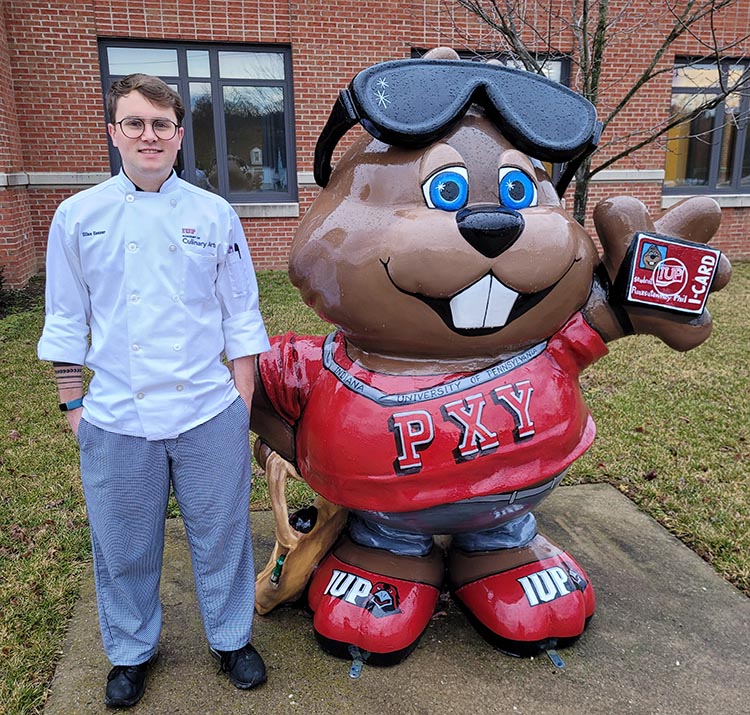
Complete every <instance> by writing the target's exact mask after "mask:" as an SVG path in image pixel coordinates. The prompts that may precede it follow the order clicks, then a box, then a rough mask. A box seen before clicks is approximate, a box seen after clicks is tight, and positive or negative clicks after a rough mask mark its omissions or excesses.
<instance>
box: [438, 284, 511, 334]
mask: <svg viewBox="0 0 750 715" xmlns="http://www.w3.org/2000/svg"><path fill="white" fill-rule="evenodd" d="M517 297H518V293H516V292H515V291H513V290H511V289H510V288H508V287H507V286H504V285H503V284H502V283H501V282H500V281H499V280H497V278H495V277H494V276H493V275H491V274H487V275H486V276H485V277H484V278H481V279H480V280H478V281H477V282H476V283H473V284H472V285H470V286H469V287H468V288H465V289H464V290H462V291H461V292H460V293H459V294H458V295H456V296H455V297H454V298H453V299H452V300H451V302H450V307H451V316H452V317H453V325H454V326H455V327H456V328H501V327H502V326H503V325H505V323H506V322H507V320H508V316H509V315H510V311H511V310H512V309H513V305H514V303H515V302H516V298H517Z"/></svg>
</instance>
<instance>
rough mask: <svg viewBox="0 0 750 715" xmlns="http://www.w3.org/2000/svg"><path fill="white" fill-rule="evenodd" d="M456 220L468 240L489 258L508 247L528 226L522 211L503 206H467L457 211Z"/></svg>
mask: <svg viewBox="0 0 750 715" xmlns="http://www.w3.org/2000/svg"><path fill="white" fill-rule="evenodd" d="M456 223H457V224H458V230H459V231H460V232H461V235H462V236H463V237H464V238H465V239H466V241H468V243H469V244H470V245H471V246H473V247H474V248H475V249H476V250H477V251H479V252H480V253H481V254H483V255H485V256H487V258H495V257H496V256H499V255H500V254H501V253H502V252H503V251H506V250H508V249H509V248H510V247H511V246H512V245H513V244H514V243H515V242H516V239H517V238H518V237H519V236H520V235H521V233H522V232H523V229H524V226H525V225H526V224H525V222H524V220H523V216H521V214H520V213H518V211H514V210H513V209H506V208H503V207H502V206H467V207H466V208H463V209H461V210H460V211H458V212H457V213H456Z"/></svg>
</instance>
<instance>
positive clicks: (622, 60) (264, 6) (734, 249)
mask: <svg viewBox="0 0 750 715" xmlns="http://www.w3.org/2000/svg"><path fill="white" fill-rule="evenodd" d="M546 4H547V3H544V4H540V5H539V6H536V7H535V6H534V5H533V3H529V4H528V7H529V8H530V12H531V13H532V15H531V16H530V17H531V19H532V20H533V22H534V23H535V25H536V26H537V27H549V33H550V36H551V37H553V38H554V40H555V42H556V43H558V44H559V45H560V47H561V48H562V49H566V50H569V49H572V48H573V46H574V41H573V37H572V35H571V33H570V32H569V29H567V28H566V27H565V25H564V24H563V23H561V22H557V21H550V18H549V14H548V13H547V12H545V11H544V10H543V9H542V5H546ZM569 5H570V3H569V2H568V1H567V0H555V7H557V10H558V11H559V13H560V14H563V15H564V14H565V13H566V12H567V8H568V7H569ZM657 6H658V3H657V4H654V3H653V2H648V1H647V0H631V1H628V2H626V0H613V2H612V3H611V8H612V13H613V16H614V14H615V13H617V12H620V11H622V13H623V14H622V17H621V20H620V22H619V25H618V31H621V34H620V35H619V40H618V42H617V43H614V44H612V45H611V46H610V47H609V49H608V55H607V64H606V66H605V75H604V86H606V87H611V88H613V89H612V90H611V91H609V92H605V93H604V94H603V96H602V99H601V104H600V115H601V116H606V113H607V112H608V111H609V109H610V108H611V107H612V106H613V103H614V101H615V97H616V96H617V91H618V88H619V87H622V86H625V85H627V83H629V82H632V81H633V79H634V78H635V77H636V76H637V75H638V72H639V71H640V69H641V67H642V65H643V62H644V61H645V58H647V57H648V56H650V50H649V47H652V46H653V45H654V43H656V42H657V40H658V37H659V34H660V33H662V34H663V32H664V31H665V28H666V26H667V24H668V23H669V22H671V20H670V18H669V16H668V15H666V14H665V15H663V16H659V15H658V13H656V12H655V10H654V8H655V7H657ZM0 8H2V9H1V10H0V68H2V70H3V71H2V72H0V173H4V174H13V173H15V172H41V173H51V172H106V171H108V170H109V163H108V155H107V149H106V132H105V119H104V109H103V102H102V97H101V79H100V70H99V58H98V46H97V40H98V39H99V38H105V37H106V38H142V39H159V40H172V41H200V42H207V41H216V42H239V43H267V44H273V43H283V44H285V45H289V46H291V47H292V61H293V83H294V97H295V107H294V112H295V129H296V145H297V168H298V170H299V171H302V172H309V171H311V170H312V156H313V150H314V146H315V141H316V140H317V136H318V133H319V131H320V130H321V128H322V126H323V123H324V122H325V119H326V118H327V116H328V113H329V111H330V108H331V106H332V105H333V102H334V100H335V98H336V95H337V92H338V90H339V89H341V88H342V87H344V86H346V84H348V82H349V80H350V79H351V77H352V76H353V75H354V74H356V72H358V71H359V70H360V69H362V68H363V67H366V66H368V65H369V64H372V63H374V62H378V61H382V60H385V59H394V58H404V57H408V56H409V53H410V50H411V48H412V47H433V46H436V45H452V46H454V47H455V48H456V49H473V50H496V49H498V44H497V38H496V36H495V35H494V34H493V33H492V32H491V31H489V30H488V28H487V27H486V26H485V25H483V24H482V23H480V22H479V21H478V20H477V19H476V18H475V17H473V16H471V15H470V14H469V13H468V12H467V11H465V10H463V9H461V8H459V7H457V6H456V4H455V3H453V2H450V0H413V1H412V2H395V1H394V0H382V1H381V2H379V3H353V2H350V1H349V2H337V1H336V0H310V1H308V2H305V1H303V0H299V1H296V2H295V1H293V0H253V1H250V0H121V2H119V3H112V2H109V1H106V0H81V1H80V2H77V3H70V2H67V1H64V0H13V2H5V3H0ZM643 17H646V18H647V20H648V21H647V22H643V21H642V18H643ZM748 26H750V0H738V2H736V3H734V4H733V6H732V7H731V8H730V9H729V11H728V12H725V13H722V14H721V15H720V16H719V17H718V18H717V20H716V22H715V23H714V26H713V27H710V26H709V25H708V23H706V25H705V27H702V28H698V32H697V36H696V37H693V36H686V37H685V38H684V39H683V40H681V41H680V43H679V45H678V47H677V48H676V52H679V53H684V54H690V53H691V52H698V51H699V48H700V47H701V41H702V40H705V39H707V38H708V37H709V33H711V32H714V33H715V34H717V35H718V36H719V37H721V38H727V39H729V38H731V37H732V36H733V35H736V34H737V32H738V28H746V27H748ZM636 27H637V31H634V29H633V28H636ZM628 28H630V30H628ZM528 39H531V35H530V34H529V36H528ZM540 49H543V48H540ZM749 50H750V44H748V43H746V44H743V45H741V46H738V47H737V50H736V54H737V55H738V56H740V55H742V54H750V52H748V51H749ZM673 62H674V52H673V53H668V54H667V55H665V57H664V58H663V60H662V65H661V66H662V67H663V68H664V69H666V70H669V68H671V66H672V64H673ZM7 68H9V69H10V72H6V71H5V70H6V69H7ZM575 84H576V77H575V76H574V77H573V85H574V86H575ZM670 86H671V74H670V72H669V71H666V72H665V73H664V74H663V75H662V76H661V78H660V79H659V81H657V82H654V83H653V85H651V86H650V87H648V88H646V89H645V90H644V91H643V92H642V94H641V95H640V96H639V98H638V99H637V100H636V101H635V102H633V104H632V105H631V106H629V107H628V109H627V110H626V111H625V112H623V113H622V115H621V117H620V118H619V119H618V120H617V121H616V122H615V123H614V124H613V125H612V126H611V127H610V128H608V130H607V133H606V134H605V137H604V140H605V141H604V143H605V144H606V143H607V142H608V141H610V140H611V139H614V138H617V137H620V138H622V137H628V140H632V137H631V136H630V135H631V134H632V132H634V131H635V130H637V129H640V128H643V127H645V126H649V125H652V124H655V123H657V122H658V121H659V120H660V119H663V118H664V117H665V116H666V114H667V112H668V111H669V97H670ZM356 133H357V130H355V131H352V132H350V134H349V135H347V136H346V137H345V139H344V141H343V142H342V144H341V147H339V149H338V150H337V153H336V155H335V156H334V161H335V160H336V158H337V157H338V156H340V153H341V151H342V150H343V149H344V148H345V147H346V146H348V144H349V143H350V142H351V141H352V139H353V138H354V136H355V135H356ZM616 150H617V145H612V146H605V147H604V148H603V150H602V151H601V152H600V153H599V154H598V155H597V157H596V161H595V164H596V162H597V161H601V160H602V159H606V158H607V157H608V156H612V153H613V152H614V151H616ZM663 167H664V147H663V146H662V145H660V144H658V143H657V144H653V145H651V146H649V147H647V148H644V149H642V150H640V151H639V152H637V153H635V154H634V155H633V156H631V157H628V158H627V159H625V160H623V161H621V162H620V163H619V164H618V165H617V166H616V167H615V168H620V169H657V170H660V169H663ZM75 190H76V188H75V187H70V186H66V187H51V188H46V187H44V186H30V187H29V188H24V187H21V188H10V187H7V188H5V187H2V186H0V226H1V228H0V265H5V266H6V268H5V275H6V281H7V280H8V277H9V276H10V282H12V283H15V284H17V285H22V284H23V283H25V281H26V280H27V279H28V277H29V276H30V275H31V274H33V272H34V271H36V270H41V269H42V268H43V262H44V247H45V243H46V232H47V226H48V224H49V219H50V217H51V214H52V211H53V210H54V207H55V206H56V205H57V203H59V201H60V200H61V199H62V198H64V197H65V196H68V195H70V194H71V193H73V192H74V191H75ZM618 192H623V193H630V194H633V195H635V196H638V197H639V198H641V199H642V200H644V201H645V202H646V203H647V204H648V205H649V207H650V208H651V209H652V211H653V212H654V213H658V212H659V210H660V206H661V189H660V185H659V183H658V182H651V183H640V184H634V183H627V184H623V185H621V186H618V185H614V184H611V183H610V184H593V185H592V189H591V200H590V204H589V211H588V213H589V214H590V213H591V210H592V209H593V206H594V205H595V203H596V201H597V200H599V199H600V198H603V197H605V196H611V195H615V194H617V193H618ZM316 193H317V189H316V188H315V187H314V186H301V187H300V190H299V204H300V211H301V212H304V211H305V209H306V208H307V207H308V206H309V204H310V203H311V201H312V200H313V198H314V196H315V195H316ZM243 223H244V225H245V228H246V231H247V233H248V237H249V240H250V242H251V247H252V250H253V255H254V258H255V262H256V265H257V266H258V267H259V268H282V267H284V266H285V264H286V256H287V253H288V250H289V244H290V241H291V237H292V235H293V233H294V230H295V228H296V225H297V223H298V219H289V218H276V219H271V218H269V219H258V220H255V219H253V220H248V219H243ZM749 229H750V209H727V210H726V211H725V212H724V221H723V226H722V229H721V233H720V235H719V237H718V241H717V245H719V246H720V247H721V248H723V249H724V250H725V251H727V252H728V253H729V254H730V255H731V256H733V257H735V258H736V257H744V258H750V246H749V244H748V241H747V239H746V238H745V236H746V235H747V233H748V230H749Z"/></svg>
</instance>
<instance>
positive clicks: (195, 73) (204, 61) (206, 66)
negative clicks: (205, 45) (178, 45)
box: [186, 50, 211, 77]
mask: <svg viewBox="0 0 750 715" xmlns="http://www.w3.org/2000/svg"><path fill="white" fill-rule="evenodd" d="M186 54H187V65H188V75H189V76H190V77H210V76H211V63H210V61H209V58H208V50H188V51H187V53H186Z"/></svg>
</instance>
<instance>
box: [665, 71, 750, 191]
mask: <svg viewBox="0 0 750 715" xmlns="http://www.w3.org/2000/svg"><path fill="white" fill-rule="evenodd" d="M746 77H747V68H746V67H745V66H744V65H741V64H738V63H734V64H729V63H726V64H724V65H722V66H721V68H720V69H719V68H717V67H716V65H708V64H703V65H696V66H692V67H687V66H681V67H680V66H678V67H676V68H675V70H674V73H673V83H672V102H671V114H672V117H674V118H677V119H679V118H681V117H682V118H684V120H685V121H683V122H682V123H680V124H678V125H677V126H675V127H672V129H671V130H670V131H669V132H668V134H667V154H666V161H665V167H664V187H665V188H681V187H695V188H696V189H698V190H699V189H701V188H703V190H704V191H705V190H709V191H710V190H718V189H722V190H731V189H732V188H734V189H735V190H737V189H738V188H739V187H740V186H748V185H750V177H748V174H750V156H749V155H748V151H747V148H746V144H747V140H746V138H745V134H746V125H747V113H748V96H747V94H746V93H744V92H741V91H735V92H730V93H729V94H728V95H727V96H726V97H725V98H723V99H721V93H722V92H723V91H725V90H726V89H731V88H737V89H740V88H742V85H741V83H742V82H743V80H744V78H746ZM720 99H721V101H719V100H720ZM712 101H715V102H716V106H715V107H713V108H711V109H706V110H704V111H703V112H701V113H700V114H698V115H697V116H695V117H692V118H691V117H690V115H691V114H692V113H693V112H695V111H696V110H697V109H699V108H700V107H701V106H702V105H704V104H706V103H708V102H712ZM738 165H741V166H738ZM739 168H741V171H738V169H739Z"/></svg>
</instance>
